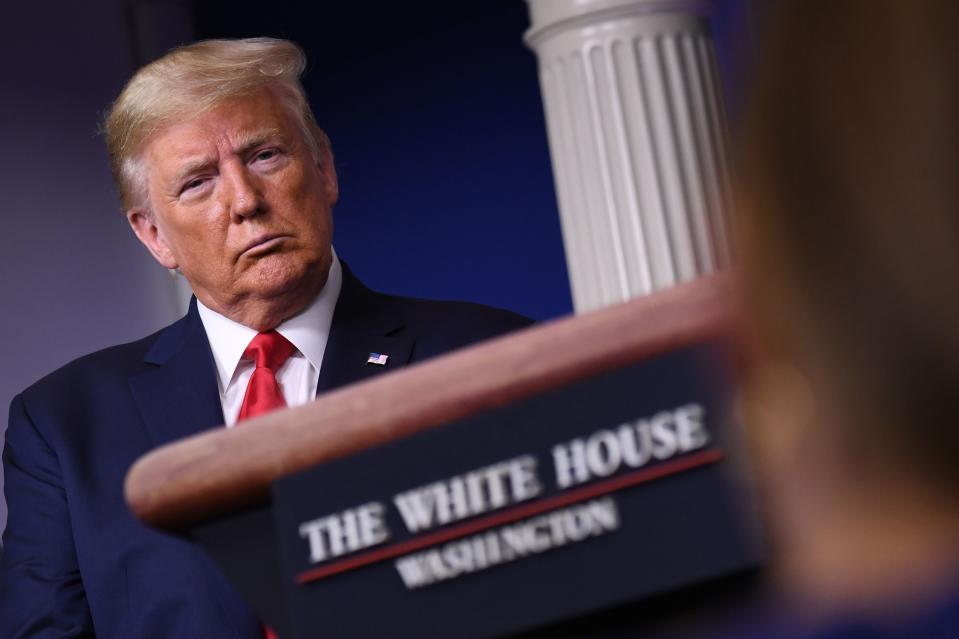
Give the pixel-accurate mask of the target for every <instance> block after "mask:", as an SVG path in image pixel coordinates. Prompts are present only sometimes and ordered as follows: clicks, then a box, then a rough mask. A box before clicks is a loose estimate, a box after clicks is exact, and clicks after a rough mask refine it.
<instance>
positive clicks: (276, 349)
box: [237, 331, 296, 639]
mask: <svg viewBox="0 0 959 639" xmlns="http://www.w3.org/2000/svg"><path fill="white" fill-rule="evenodd" d="M295 351H296V347H294V346H293V344H290V342H289V341H288V340H287V339H286V338H285V337H283V336H282V335H280V334H279V333H277V332H276V331H267V332H266V333H257V334H256V337H254V338H253V339H252V340H250V345H249V346H247V347H246V350H245V351H243V357H244V359H252V360H253V362H254V363H255V364H256V368H255V369H253V375H251V376H250V383H249V385H248V386H247V387H246V395H244V396H243V403H242V404H241V405H240V415H239V417H237V421H238V422H239V421H242V420H244V419H248V418H250V417H256V416H257V415H262V414H263V413H268V412H270V411H271V410H276V409H277V408H284V407H285V406H286V399H284V398H283V391H282V390H280V385H279V384H278V383H277V382H276V372H277V371H278V370H280V367H281V366H283V364H284V363H286V360H288V359H289V358H290V355H292V354H293V353H294V352H295ZM263 637H264V639H279V638H278V637H277V636H276V633H275V632H273V630H272V629H270V628H269V627H268V626H263Z"/></svg>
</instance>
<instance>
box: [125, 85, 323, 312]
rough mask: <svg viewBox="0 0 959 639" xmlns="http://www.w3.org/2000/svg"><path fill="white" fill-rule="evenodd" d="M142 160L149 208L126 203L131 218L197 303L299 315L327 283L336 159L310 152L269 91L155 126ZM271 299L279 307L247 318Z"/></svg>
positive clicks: (225, 309)
mask: <svg viewBox="0 0 959 639" xmlns="http://www.w3.org/2000/svg"><path fill="white" fill-rule="evenodd" d="M144 160H145V167H146V175H147V184H148V189H149V201H150V207H151V209H152V214H151V213H150V212H147V211H140V210H136V209H134V210H132V211H130V212H128V214H127V217H128V219H129V221H130V224H131V226H132V227H133V229H134V231H135V232H136V234H137V237H139V238H140V240H141V241H142V242H143V243H144V244H145V245H146V246H147V248H149V249H150V252H151V253H153V255H154V257H156V259H157V261H159V262H160V263H161V264H162V265H163V266H165V267H166V268H171V269H172V268H179V269H180V271H181V272H182V273H183V275H184V276H185V277H186V279H187V281H188V282H189V283H190V285H191V287H192V288H193V291H194V292H195V293H196V295H197V297H198V298H199V299H200V300H201V301H202V302H203V303H204V304H206V305H207V306H209V307H210V308H212V309H214V310H216V311H219V312H220V313H222V314H224V315H226V316H227V317H231V318H232V319H234V320H236V321H240V322H241V323H245V324H247V325H251V326H255V327H258V328H264V327H265V326H256V325H258V324H259V325H263V324H264V322H265V323H267V324H269V323H273V320H282V319H285V317H288V316H289V315H292V314H295V313H296V312H298V311H299V310H300V309H301V308H303V307H304V306H305V305H306V304H308V303H309V301H310V300H311V299H312V297H313V296H314V295H315V294H316V293H317V292H318V291H319V290H320V288H322V286H323V285H324V284H325V282H326V276H327V273H328V272H329V268H330V263H331V249H330V242H331V238H332V233H333V226H332V220H331V216H330V209H331V207H332V206H333V204H334V203H335V202H336V198H337V184H336V176H335V172H334V169H333V164H332V158H330V157H329V156H328V154H327V157H321V158H320V160H321V162H320V163H317V161H316V160H315V159H314V158H313V156H312V154H311V153H310V148H309V146H308V145H307V142H306V140H304V139H303V136H302V134H301V133H300V130H299V127H298V126H297V123H296V120H295V119H294V117H293V115H292V114H291V113H288V111H287V109H286V108H284V106H283V105H282V104H281V103H280V102H278V101H277V100H276V99H275V98H274V97H273V95H272V94H271V93H270V92H269V91H267V90H263V91H260V92H259V93H256V94H253V95H252V96H250V97H243V98H238V99H236V100H232V101H228V102H226V103H224V104H222V105H220V106H218V107H216V108H214V109H212V110H210V111H208V112H206V113H204V114H202V115H200V116H198V117H196V118H194V119H192V120H186V121H184V122H181V123H178V124H175V125H173V126H170V127H168V128H165V129H163V130H161V131H160V132H159V133H158V134H156V135H155V136H153V138H152V139H151V140H149V141H148V143H147V146H146V148H145V151H144ZM300 298H302V299H300ZM270 309H272V311H274V315H275V312H280V313H281V315H285V317H271V319H270V320H263V319H262V318H260V319H257V318H256V317H255V316H257V314H258V313H259V314H260V315H262V311H265V312H267V314H268V315H269V312H271V311H270ZM251 314H252V316H251Z"/></svg>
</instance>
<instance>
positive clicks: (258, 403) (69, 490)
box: [0, 38, 529, 639]
mask: <svg viewBox="0 0 959 639" xmlns="http://www.w3.org/2000/svg"><path fill="white" fill-rule="evenodd" d="M304 64H305V60H304V57H303V54H302V52H301V51H300V50H299V48H298V47H296V45H294V44H293V43H291V42H287V41H283V40H273V39H268V38H258V39H251V40H218V41H206V42H200V43H197V44H193V45H189V46H187V47H183V48H180V49H177V50H174V51H172V52H171V53H169V54H167V55H166V56H164V57H163V58H161V59H159V60H157V61H156V62H153V63H151V64H149V65H147V66H146V67H144V68H143V69H140V70H139V71H138V72H137V73H136V75H134V77H133V78H132V79H131V80H130V82H129V83H128V84H127V86H126V87H125V88H124V90H123V92H122V93H121V94H120V96H119V98H117V100H116V102H115V103H114V105H113V107H112V109H111V111H110V113H109V115H108V117H107V119H106V124H105V134H106V139H107V146H108V147H109V151H110V157H111V161H112V164H113V172H114V177H115V180H116V182H117V185H118V187H119V191H120V197H121V200H122V204H123V210H124V211H125V212H126V218H127V221H128V222H129V224H130V226H131V228H132V229H133V232H134V233H135V234H136V236H137V237H138V238H139V240H140V241H141V242H142V243H143V244H144V246H145V247H146V248H147V249H148V250H149V251H150V253H151V254H152V255H153V257H154V258H156V260H157V261H158V262H159V263H160V264H161V265H162V266H163V267H165V268H167V269H171V270H172V269H176V270H178V271H179V272H181V273H182V275H183V276H184V277H185V278H186V280H187V281H188V282H189V284H190V286H191V288H192V289H193V291H194V293H195V298H194V300H193V301H192V302H191V304H190V309H189V312H188V313H187V315H186V316H185V317H184V318H183V319H181V320H180V321H178V322H176V323H175V324H173V325H171V326H169V327H167V328H165V329H163V330H161V331H159V332H157V333H155V334H154V335H151V336H149V337H146V338H144V339H142V340H139V341H136V342H133V343H130V344H124V345H120V346H115V347H113V348H108V349H105V350H103V351H100V352H97V353H93V354H91V355H88V356H86V357H83V358H80V359H79V360H76V361H74V362H72V363H70V364H68V365H66V366H64V367H63V368H61V369H60V370H58V371H55V372H54V373H52V374H51V375H49V376H47V377H45V378H44V379H42V380H40V381H39V382H37V383H36V384H34V385H32V386H31V387H29V388H28V389H26V390H25V391H24V392H23V393H21V394H20V395H18V396H17V397H16V398H14V400H13V404H12V406H11V409H10V422H9V428H8V429H7V435H6V445H5V447H4V453H3V469H4V473H5V480H6V481H5V492H6V498H7V504H8V506H9V521H8V524H7V529H6V531H5V532H4V537H3V541H4V545H3V556H2V558H0V637H4V638H6V637H78V636H93V635H94V634H95V635H96V636H97V637H123V638H129V637H177V638H189V637H196V638H203V639H213V638H216V637H230V638H231V639H235V638H250V639H253V638H256V639H262V637H263V636H264V631H263V628H262V627H261V625H260V623H259V621H258V620H257V619H256V618H255V616H254V615H253V613H252V611H251V610H250V609H249V608H248V607H247V605H246V603H245V602H244V601H243V600H242V599H241V598H240V596H239V595H238V593H237V592H236V590H235V589H234V588H233V587H232V585H231V584H229V583H227V581H226V578H225V577H224V576H223V575H222V574H221V573H220V572H219V571H218V570H217V568H216V567H215V566H214V565H213V563H212V560H211V559H210V558H208V557H207V556H206V555H205V554H204V553H203V552H202V551H201V550H200V549H199V548H197V547H194V546H193V545H191V544H188V543H187V542H185V541H182V540H180V539H177V538H174V537H171V536H168V535H164V534H162V533H160V532H157V531H154V530H150V529H148V528H147V527H146V526H145V525H143V524H141V523H140V522H138V521H136V520H135V519H134V518H133V516H132V515H131V514H130V512H129V511H128V510H127V507H126V504H125V503H124V500H123V480H124V476H125V475H126V472H127V470H128V469H129V467H130V466H131V465H132V464H133V462H134V461H135V460H136V459H137V458H138V457H140V456H141V455H143V454H144V453H146V452H147V451H149V450H150V449H151V448H154V447H156V446H159V445H162V444H164V443H168V442H170V441H172V440H174V439H177V438H179V437H184V436H187V435H190V434H193V433H196V432H199V431H201V430H204V429H208V428H214V427H217V426H219V425H222V424H224V423H225V424H226V425H227V426H232V425H234V424H235V423H236V422H238V421H242V420H244V419H246V418H249V417H255V416H256V415H258V414H261V413H263V412H265V411H268V410H272V409H275V408H279V407H282V406H286V405H296V404H302V403H305V402H307V401H310V400H312V399H313V398H314V397H315V396H316V395H317V394H319V393H323V392H325V391H328V390H330V389H332V388H336V387H338V386H342V385H344V384H348V383H351V382H354V381H358V380H360V379H364V378H368V377H371V376H374V375H380V374H383V373H385V372H388V371H390V370H393V369H396V368H398V367H402V366H405V365H406V364H408V363H411V362H415V361H420V360H423V359H426V358H429V357H431V356H433V355H436V354H438V353H442V352H445V351H449V350H452V349H455V348H459V347H461V346H464V345H466V344H470V343H472V342H476V341H479V340H482V339H485V338H488V337H491V336H494V335H498V334H500V333H503V332H506V331H509V330H513V329H516V328H519V327H522V326H526V325H527V324H528V323H529V321H528V320H526V319H525V318H522V317H520V316H518V315H515V314H513V313H509V312H507V311H502V310H497V309H492V308H488V307H484V306H479V305H477V304H466V303H459V302H434V301H426V300H417V299H410V298H403V297H396V296H391V295H384V294H382V293H377V292H374V291H371V290H370V289H368V288H366V287H365V286H364V285H363V284H362V283H361V282H360V281H359V280H358V279H357V277H356V276H355V275H353V274H352V273H351V272H350V270H349V269H348V268H347V266H346V264H345V263H342V262H341V261H340V260H339V259H338V258H337V256H336V254H335V252H334V251H333V247H332V244H331V241H332V234H333V223H332V217H331V211H332V208H333V205H334V204H335V203H336V201H337V199H338V197H339V188H338V185H337V179H336V171H335V168H334V165H333V156H332V152H331V150H330V145H329V140H328V139H327V137H326V135H325V134H324V133H323V131H321V130H320V128H319V127H318V126H317V125H316V122H315V120H314V118H313V114H312V113H311V111H310V107H309V105H308V104H307V101H306V97H305V95H304V92H303V88H302V86H301V85H300V82H299V75H300V73H301V72H302V71H303V68H304ZM396 214H397V215H400V214H402V213H401V212H400V211H399V210H398V211H397V212H396ZM65 323H66V324H67V325H68V322H66V321H65ZM67 327H68V326H67ZM223 461H224V463H229V460H227V459H225V460H223ZM264 552H270V551H269V550H267V549H264Z"/></svg>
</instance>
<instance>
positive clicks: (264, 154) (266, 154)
mask: <svg viewBox="0 0 959 639" xmlns="http://www.w3.org/2000/svg"><path fill="white" fill-rule="evenodd" d="M278 154H279V152H278V151H277V150H276V149H263V150H262V151H259V152H258V153H257V154H256V155H255V156H254V157H253V159H254V160H255V161H258V162H266V161H268V160H272V159H273V158H275V157H276V156H277V155H278Z"/></svg>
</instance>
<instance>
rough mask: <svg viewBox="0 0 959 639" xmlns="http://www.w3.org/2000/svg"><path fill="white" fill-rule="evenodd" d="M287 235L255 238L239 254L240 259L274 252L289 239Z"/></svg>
mask: <svg viewBox="0 0 959 639" xmlns="http://www.w3.org/2000/svg"><path fill="white" fill-rule="evenodd" d="M289 237H290V236H289V235H279V234H273V235H261V236H259V237H257V238H255V239H254V240H253V241H252V242H250V243H249V244H247V245H246V246H245V247H244V248H243V250H242V251H241V252H240V256H241V257H257V256H258V255H263V254H264V253H269V252H270V251H273V250H275V249H276V248H278V247H279V246H280V244H282V243H283V242H284V241H285V240H287V239H289Z"/></svg>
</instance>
